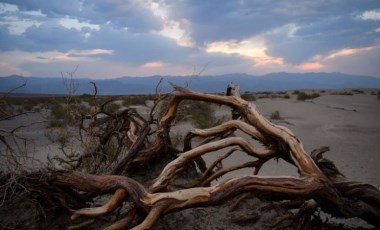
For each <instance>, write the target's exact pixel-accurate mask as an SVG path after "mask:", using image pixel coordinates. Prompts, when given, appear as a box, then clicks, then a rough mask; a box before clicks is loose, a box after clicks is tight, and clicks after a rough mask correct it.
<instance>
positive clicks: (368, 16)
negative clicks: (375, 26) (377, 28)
mask: <svg viewBox="0 0 380 230" xmlns="http://www.w3.org/2000/svg"><path fill="white" fill-rule="evenodd" d="M360 18H361V19H363V20H376V21H378V20H380V9H378V10H368V11H365V12H364V13H363V14H362V15H360Z"/></svg>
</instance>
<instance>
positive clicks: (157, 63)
mask: <svg viewBox="0 0 380 230" xmlns="http://www.w3.org/2000/svg"><path fill="white" fill-rule="evenodd" d="M163 66H165V63H163V62H160V61H154V62H147V63H144V64H143V65H142V67H143V68H158V67H163Z"/></svg>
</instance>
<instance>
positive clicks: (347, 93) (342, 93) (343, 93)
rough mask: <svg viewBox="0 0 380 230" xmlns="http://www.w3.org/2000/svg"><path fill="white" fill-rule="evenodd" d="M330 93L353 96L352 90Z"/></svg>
mask: <svg viewBox="0 0 380 230" xmlns="http://www.w3.org/2000/svg"><path fill="white" fill-rule="evenodd" d="M331 95H345V96H353V95H354V94H353V93H352V92H348V91H344V92H337V93H332V94H331Z"/></svg>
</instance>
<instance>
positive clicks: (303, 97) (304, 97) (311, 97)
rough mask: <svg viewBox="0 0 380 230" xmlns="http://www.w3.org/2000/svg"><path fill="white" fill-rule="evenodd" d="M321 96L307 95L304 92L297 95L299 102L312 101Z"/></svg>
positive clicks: (317, 94)
mask: <svg viewBox="0 0 380 230" xmlns="http://www.w3.org/2000/svg"><path fill="white" fill-rule="evenodd" d="M319 96H321V95H320V94H319V93H312V94H307V93H304V92H299V93H298V95H297V100H299V101H304V100H310V99H314V98H317V97H319Z"/></svg>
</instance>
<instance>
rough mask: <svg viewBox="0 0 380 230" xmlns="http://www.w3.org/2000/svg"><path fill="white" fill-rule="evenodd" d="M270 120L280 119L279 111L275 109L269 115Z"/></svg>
mask: <svg viewBox="0 0 380 230" xmlns="http://www.w3.org/2000/svg"><path fill="white" fill-rule="evenodd" d="M270 119H271V120H281V119H282V117H281V115H280V111H278V110H276V111H274V112H273V113H272V114H271V115H270Z"/></svg>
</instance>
